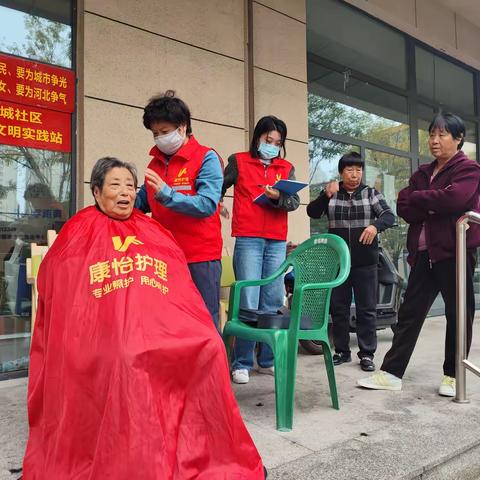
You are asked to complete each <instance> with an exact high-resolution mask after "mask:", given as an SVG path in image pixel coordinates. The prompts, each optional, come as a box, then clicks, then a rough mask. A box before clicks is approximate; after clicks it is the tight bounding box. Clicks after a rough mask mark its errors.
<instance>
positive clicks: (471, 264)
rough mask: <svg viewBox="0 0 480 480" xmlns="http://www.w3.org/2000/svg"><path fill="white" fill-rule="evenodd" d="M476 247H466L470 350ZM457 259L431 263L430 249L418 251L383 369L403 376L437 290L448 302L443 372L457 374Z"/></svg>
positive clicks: (468, 338)
mask: <svg viewBox="0 0 480 480" xmlns="http://www.w3.org/2000/svg"><path fill="white" fill-rule="evenodd" d="M475 263H476V253H475V250H468V251H467V285H466V286H467V312H466V314H467V328H466V330H467V354H468V352H469V351H470V345H471V343H472V324H473V316H474V314H475V297H474V294H473V271H474V269H475ZM455 268H456V261H455V258H449V259H447V260H443V261H441V262H438V263H434V264H432V265H430V261H429V258H428V253H427V252H420V253H419V254H418V257H417V260H416V262H415V265H414V266H413V267H412V270H411V272H410V275H409V277H408V286H407V290H406V292H405V298H404V301H403V303H402V305H401V307H400V310H399V312H398V325H397V328H396V330H395V334H394V336H393V342H392V347H391V348H390V350H389V351H388V352H387V354H386V355H385V358H384V360H383V365H382V370H384V371H386V372H389V373H391V374H393V375H396V376H397V377H400V378H402V377H403V374H404V373H405V369H406V368H407V365H408V362H409V361H410V357H411V355H412V353H413V349H414V348H415V344H416V343H417V339H418V336H419V334H420V330H421V329H422V326H423V322H424V321H425V317H426V316H427V314H428V311H429V310H430V307H431V306H432V303H433V302H434V300H435V298H436V297H437V295H438V292H440V293H441V294H442V297H443V301H444V302H445V316H446V318H447V332H446V336H445V361H444V363H443V372H444V374H445V375H448V376H449V377H455V350H456V280H455V278H456V274H455Z"/></svg>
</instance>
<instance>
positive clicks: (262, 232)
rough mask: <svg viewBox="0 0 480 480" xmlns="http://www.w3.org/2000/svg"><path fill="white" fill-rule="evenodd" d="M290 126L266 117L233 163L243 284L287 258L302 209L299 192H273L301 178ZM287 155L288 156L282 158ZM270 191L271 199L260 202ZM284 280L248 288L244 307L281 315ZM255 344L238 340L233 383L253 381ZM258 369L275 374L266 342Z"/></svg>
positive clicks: (228, 176) (228, 174)
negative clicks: (294, 219) (294, 217)
mask: <svg viewBox="0 0 480 480" xmlns="http://www.w3.org/2000/svg"><path fill="white" fill-rule="evenodd" d="M286 137H287V126H286V125H285V123H284V122H283V121H282V120H280V119H278V118H276V117H274V116H271V115H270V116H266V117H263V118H261V119H260V120H259V121H258V123H257V125H256V126H255V130H254V132H253V138H252V141H251V144H250V150H249V151H248V152H241V153H235V154H233V155H231V156H230V157H229V159H228V165H227V167H226V169H225V179H224V183H223V189H222V194H223V195H224V194H225V192H226V190H227V189H228V188H230V187H231V186H232V185H234V197H233V216H232V236H233V237H236V239H235V250H234V255H233V268H234V271H235V278H236V279H237V280H254V279H259V278H265V277H268V276H269V275H271V274H272V273H273V272H275V270H277V269H278V267H279V266H280V265H281V263H282V262H283V261H284V260H285V252H286V239H287V231H288V219H287V213H288V212H291V211H293V210H295V209H297V208H298V206H299V204H300V200H299V198H298V195H297V194H293V195H288V194H286V193H283V192H280V191H279V190H277V189H275V188H272V185H274V184H275V183H276V182H278V181H279V180H281V179H284V180H295V169H294V167H293V165H292V164H291V163H290V162H289V161H287V160H286V159H285V158H284V157H285V153H286V150H285V140H286ZM281 153H282V155H281ZM262 193H264V194H265V196H266V197H267V201H266V202H263V203H257V202H254V200H255V198H257V197H258V196H259V195H260V194H262ZM283 299H284V291H283V282H282V278H281V277H280V278H278V279H277V280H276V281H275V282H273V283H270V284H269V285H266V286H263V287H261V288H260V287H248V288H246V289H243V290H242V296H241V300H240V307H241V308H247V309H253V310H257V309H258V310H262V311H267V312H276V311H277V310H278V309H279V308H281V307H282V305H283ZM254 349H255V343H254V342H250V341H247V340H242V339H240V338H237V339H236V341H235V347H234V350H233V358H232V379H233V381H234V382H235V383H248V380H249V371H250V370H252V369H253V356H254V355H253V353H254ZM257 363H258V371H259V372H260V373H265V374H269V375H273V373H274V370H273V353H272V350H271V349H270V347H269V346H268V345H266V344H261V345H260V348H259V354H258V357H257Z"/></svg>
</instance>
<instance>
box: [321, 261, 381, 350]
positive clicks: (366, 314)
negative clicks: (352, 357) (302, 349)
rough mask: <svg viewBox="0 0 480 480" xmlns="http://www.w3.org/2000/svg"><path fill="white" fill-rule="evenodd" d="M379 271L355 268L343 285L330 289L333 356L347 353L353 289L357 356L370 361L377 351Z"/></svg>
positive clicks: (375, 267)
mask: <svg viewBox="0 0 480 480" xmlns="http://www.w3.org/2000/svg"><path fill="white" fill-rule="evenodd" d="M377 277H378V267H377V264H375V265H368V266H366V267H354V268H352V269H351V270H350V275H349V276H348V278H347V280H346V281H345V283H343V284H342V285H340V286H339V287H337V288H334V289H333V292H332V298H331V301H330V313H331V315H332V320H333V343H334V344H335V352H337V353H350V332H349V328H350V305H351V303H352V289H353V295H354V298H355V311H356V317H357V339H358V347H359V352H358V356H359V357H360V358H362V357H370V358H373V355H374V354H375V350H376V349H377V330H376V321H377V288H378V282H377Z"/></svg>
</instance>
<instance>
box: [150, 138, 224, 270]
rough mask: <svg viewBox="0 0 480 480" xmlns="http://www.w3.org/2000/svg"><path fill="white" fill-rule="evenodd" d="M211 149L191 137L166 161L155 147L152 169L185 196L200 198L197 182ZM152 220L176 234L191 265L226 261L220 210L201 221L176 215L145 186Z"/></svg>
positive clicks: (152, 152) (151, 163) (151, 153)
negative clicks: (197, 195)
mask: <svg viewBox="0 0 480 480" xmlns="http://www.w3.org/2000/svg"><path fill="white" fill-rule="evenodd" d="M209 150H211V149H210V148H208V147H204V146H203V145H200V144H199V143H198V142H197V140H196V139H195V138H194V137H193V135H192V136H191V137H190V139H189V141H188V142H187V143H186V144H185V145H184V146H183V147H182V148H180V150H179V151H178V152H177V153H176V154H175V155H173V156H172V157H171V158H170V161H169V162H168V166H167V162H166V158H165V155H164V154H163V153H162V152H160V150H159V149H158V148H157V147H156V146H155V147H153V148H152V149H151V150H150V155H152V156H153V159H152V160H151V162H150V164H149V166H148V168H151V169H152V170H154V171H155V172H156V173H158V175H160V177H161V178H162V180H163V181H164V182H165V183H166V184H167V185H168V186H169V187H171V188H173V189H174V190H175V191H177V192H179V193H181V194H183V195H196V193H197V190H196V188H195V181H196V179H197V175H198V172H199V171H200V168H201V166H202V162H203V159H204V158H205V155H206V154H207V152H208V151H209ZM145 187H146V189H147V195H148V203H149V205H150V209H151V210H152V217H153V218H154V219H155V220H156V221H157V222H158V223H160V224H161V225H162V226H164V227H165V228H166V229H168V230H170V232H172V234H173V236H174V237H175V240H176V241H177V242H178V244H179V245H180V247H181V248H182V250H183V252H184V253H185V257H186V258H187V262H188V263H194V262H208V261H210V260H219V259H221V258H222V245H223V242H222V229H221V223H220V215H219V211H220V207H218V208H217V211H216V212H215V213H214V214H213V215H210V216H209V217H204V218H197V217H192V216H191V215H185V214H183V213H177V212H174V211H173V210H172V209H170V208H167V207H164V206H163V205H162V204H161V203H160V202H159V201H158V200H155V197H154V191H153V189H152V188H151V187H150V186H148V185H147V184H145Z"/></svg>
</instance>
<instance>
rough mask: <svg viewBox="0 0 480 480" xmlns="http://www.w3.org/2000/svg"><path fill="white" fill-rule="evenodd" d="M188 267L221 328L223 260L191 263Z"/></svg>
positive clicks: (215, 321)
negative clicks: (219, 315)
mask: <svg viewBox="0 0 480 480" xmlns="http://www.w3.org/2000/svg"><path fill="white" fill-rule="evenodd" d="M188 268H189V270H190V274H191V275H192V280H193V283H194V284H195V286H196V287H197V289H198V291H199V292H200V295H201V296H202V298H203V301H204V302H205V306H206V307H207V310H208V311H209V312H210V315H211V316H212V320H213V323H214V324H215V327H217V330H218V329H219V323H218V311H219V309H220V277H221V275H222V262H221V261H220V260H211V261H209V262H195V263H189V264H188Z"/></svg>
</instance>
